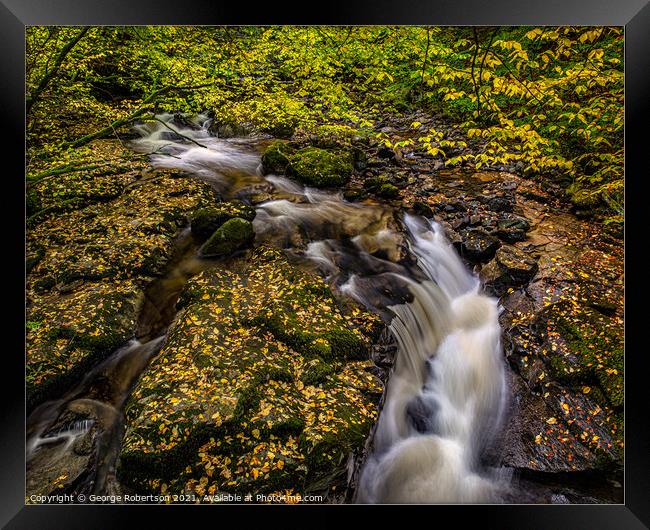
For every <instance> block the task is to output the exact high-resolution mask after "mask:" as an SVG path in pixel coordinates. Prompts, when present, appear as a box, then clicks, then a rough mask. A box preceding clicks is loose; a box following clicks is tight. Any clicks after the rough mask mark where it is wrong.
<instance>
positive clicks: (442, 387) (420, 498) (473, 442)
mask: <svg viewBox="0 0 650 530" xmlns="http://www.w3.org/2000/svg"><path fill="white" fill-rule="evenodd" d="M162 119H163V121H165V122H166V123H167V124H169V123H170V122H171V119H172V117H171V115H165V116H164V117H163V118H162ZM195 124H196V125H201V124H202V128H201V127H199V128H198V129H197V130H193V129H192V128H191V127H190V128H184V129H182V131H181V133H182V134H183V135H185V136H189V137H190V138H191V139H193V141H195V142H200V143H201V144H203V145H204V146H205V147H203V148H202V147H198V146H196V145H191V144H189V143H188V142H187V141H185V142H182V143H178V142H172V143H171V144H170V141H172V140H179V138H178V137H174V136H171V135H170V131H169V130H168V128H166V127H161V126H160V125H158V126H157V127H154V128H153V129H151V126H147V127H150V129H146V130H145V129H143V130H142V131H141V132H143V133H145V132H146V133H147V134H148V136H147V137H145V138H144V139H143V140H141V141H140V142H141V143H140V144H139V149H140V150H142V149H149V150H152V151H156V150H158V151H164V153H159V154H155V155H153V157H152V162H153V163H154V165H158V166H162V167H173V168H176V169H181V170H185V171H187V172H190V173H192V174H194V175H196V176H199V177H200V178H209V179H210V180H212V181H214V180H215V178H216V179H217V180H219V182H220V183H221V185H222V188H224V189H228V190H229V191H230V193H233V182H232V171H227V170H224V160H230V158H229V157H231V155H233V154H234V152H233V150H234V151H237V150H239V156H243V157H244V158H242V159H240V162H239V166H240V167H241V164H242V163H244V165H246V166H247V169H248V171H249V173H250V174H253V173H255V174H256V175H257V176H258V180H261V179H260V178H259V177H260V173H259V170H256V171H255V172H253V171H252V170H253V168H254V167H255V166H256V162H255V161H254V160H253V159H252V158H249V156H250V152H249V151H244V145H243V144H241V143H239V144H236V143H235V144H233V143H231V142H230V141H224V140H218V139H215V138H212V137H210V135H209V134H208V133H207V131H206V129H205V127H206V122H205V117H203V118H200V119H199V120H198V121H196V122H195ZM166 129H167V130H166ZM171 134H173V133H171ZM215 151H216V152H215ZM170 155H172V156H170ZM242 160H243V162H242ZM244 170H246V168H244ZM228 174H230V175H231V179H230V181H229V183H224V175H225V179H226V180H227V177H228ZM215 175H217V176H216V177H215ZM264 180H265V181H266V182H267V183H269V184H271V185H272V187H273V190H274V193H273V195H274V197H273V198H272V199H271V200H267V201H265V202H262V203H261V204H258V205H257V207H256V210H257V214H256V217H255V220H254V228H255V232H256V237H257V240H258V242H259V241H271V242H273V243H275V244H280V245H281V246H284V247H289V248H293V251H294V252H295V253H297V254H299V255H302V256H303V257H304V258H306V259H307V260H309V261H310V262H312V263H314V264H315V265H316V266H317V267H318V268H319V269H320V270H321V271H322V272H323V273H325V274H326V275H328V276H329V279H330V282H331V284H332V285H333V286H334V287H335V288H337V289H338V290H339V291H340V292H341V293H343V294H345V295H348V296H350V297H352V298H355V299H356V300H357V301H359V302H361V303H363V304H365V305H366V306H367V307H368V308H370V309H371V310H374V311H376V312H378V313H380V314H382V316H384V318H386V319H387V320H389V321H390V326H389V328H390V331H391V332H392V334H393V336H394V337H395V339H396V341H397V344H398V355H397V358H396V362H395V365H394V367H393V370H392V372H391V375H390V379H389V382H388V387H387V390H386V396H385V403H384V407H383V410H382V412H381V414H380V417H379V420H378V424H377V428H376V432H375V436H374V439H373V452H372V454H371V455H370V456H369V457H368V458H367V461H366V463H365V465H364V468H363V470H362V475H361V479H360V484H359V490H358V494H357V500H358V502H396V503H400V502H427V503H430V502H490V501H494V500H496V495H497V493H498V490H499V481H498V480H496V479H495V476H494V475H495V474H494V473H490V472H489V471H488V470H487V469H481V468H480V461H479V459H480V456H481V452H482V450H483V448H484V447H485V445H486V444H487V443H488V442H489V441H490V439H491V437H492V435H493V434H494V432H495V430H496V429H497V427H498V424H499V418H500V415H501V411H502V409H503V401H504V398H503V396H504V366H503V359H502V354H501V345H500V327H499V323H498V310H497V301H496V300H495V299H493V298H489V297H487V296H485V295H484V294H482V293H481V290H480V283H479V281H478V279H477V278H476V277H475V276H474V275H472V274H471V273H470V272H469V271H468V270H467V269H466V267H465V266H464V265H463V263H462V262H461V260H460V258H459V257H458V255H457V254H456V252H455V250H454V249H453V247H452V246H451V244H450V243H449V242H448V240H447V239H446V237H445V235H444V234H443V231H442V229H441V227H440V226H438V225H437V224H436V223H435V222H433V221H430V220H424V219H422V218H418V217H414V216H410V215H406V216H405V217H404V224H405V226H406V232H407V236H408V237H407V240H408V250H407V251H406V254H407V256H404V255H403V254H404V252H403V251H404V250H405V249H404V247H405V244H404V235H403V234H402V233H401V231H400V230H399V229H398V227H397V226H396V225H395V223H394V222H393V224H392V225H391V219H392V218H393V212H391V211H390V210H387V209H386V208H383V207H380V206H378V205H373V204H368V203H349V202H346V201H344V200H343V198H342V196H341V195H340V194H337V193H330V192H324V191H320V190H315V189H310V188H304V187H302V186H300V185H299V184H296V183H295V182H293V181H291V180H289V179H287V178H285V177H282V176H277V175H268V176H267V177H266V178H265V179H264ZM242 184H243V185H245V184H250V182H244V183H242V182H239V185H240V188H241V187H242ZM278 195H280V197H279V198H277V199H275V197H277V196H278ZM296 247H298V248H296Z"/></svg>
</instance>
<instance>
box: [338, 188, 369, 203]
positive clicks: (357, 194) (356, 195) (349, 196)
mask: <svg viewBox="0 0 650 530" xmlns="http://www.w3.org/2000/svg"><path fill="white" fill-rule="evenodd" d="M367 196H368V194H367V193H366V192H365V191H364V190H362V189H359V188H352V189H349V190H345V191H344V192H343V198H344V199H345V200H346V201H358V200H361V199H365V198H366V197H367Z"/></svg>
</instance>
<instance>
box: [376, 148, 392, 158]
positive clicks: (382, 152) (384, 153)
mask: <svg viewBox="0 0 650 530" xmlns="http://www.w3.org/2000/svg"><path fill="white" fill-rule="evenodd" d="M377 156H378V157H379V158H388V159H393V158H395V151H393V150H392V149H391V148H390V147H381V148H380V149H378V150H377Z"/></svg>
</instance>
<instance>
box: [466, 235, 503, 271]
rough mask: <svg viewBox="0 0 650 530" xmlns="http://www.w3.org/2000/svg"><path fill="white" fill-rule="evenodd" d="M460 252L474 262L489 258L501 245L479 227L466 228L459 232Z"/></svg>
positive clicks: (484, 260)
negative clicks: (460, 239)
mask: <svg viewBox="0 0 650 530" xmlns="http://www.w3.org/2000/svg"><path fill="white" fill-rule="evenodd" d="M461 238H462V241H461V243H460V245H459V247H460V254H461V256H463V257H464V258H465V259H467V260H468V261H471V262H474V263H481V262H486V261H488V260H489V259H491V258H492V257H493V256H494V254H495V252H496V251H497V249H498V248H499V247H500V246H501V243H500V242H499V240H498V239H497V238H496V237H494V236H491V235H490V234H488V233H487V232H485V231H484V230H481V229H468V230H464V231H462V232H461Z"/></svg>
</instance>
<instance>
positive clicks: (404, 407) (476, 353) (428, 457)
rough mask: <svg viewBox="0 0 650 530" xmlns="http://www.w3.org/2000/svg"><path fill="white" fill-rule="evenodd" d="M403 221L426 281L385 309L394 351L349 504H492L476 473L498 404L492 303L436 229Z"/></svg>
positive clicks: (500, 389)
mask: <svg viewBox="0 0 650 530" xmlns="http://www.w3.org/2000/svg"><path fill="white" fill-rule="evenodd" d="M405 222H406V225H407V228H408V231H409V236H410V248H411V250H412V252H413V253H414V254H415V255H416V256H417V259H418V263H419V265H420V266H421V268H422V269H423V270H424V271H425V273H426V275H427V276H428V278H429V280H430V281H423V282H419V283H418V282H414V281H409V289H410V290H411V292H412V294H413V301H412V302H409V303H406V304H400V305H394V306H391V307H390V309H391V310H392V311H393V312H394V313H395V318H394V319H393V320H392V322H391V324H390V329H391V331H392V333H393V335H394V336H395V338H396V340H397V343H398V346H399V350H398V354H397V359H396V362H395V366H394V368H393V371H392V373H391V375H390V379H389V383H388V389H387V394H386V401H385V406H384V409H383V410H382V412H381V415H380V418H379V423H378V425H377V431H376V434H375V440H374V452H373V454H372V455H371V456H370V457H369V459H368V461H367V462H366V465H365V468H364V470H363V473H362V477H361V482H360V489H359V493H358V501H359V502H380V503H415V502H421V503H456V502H473V503H481V502H490V501H494V500H495V495H496V493H497V490H498V483H497V482H496V481H495V480H494V477H490V476H488V474H487V472H483V473H482V474H479V472H478V469H479V457H480V453H481V449H482V448H483V447H484V446H485V444H486V443H487V442H488V441H489V440H490V438H491V436H492V435H493V434H494V433H495V429H496V428H497V426H498V424H499V418H500V415H501V412H502V408H503V395H504V367H503V360H502V355H501V346H500V338H499V337H500V331H501V330H500V327H499V322H498V311H497V301H496V300H495V299H493V298H488V297H487V296H485V295H483V294H481V292H480V285H479V282H478V280H477V279H476V278H475V277H474V276H472V275H471V274H470V273H469V272H468V271H467V270H466V269H465V266H464V265H463V263H462V262H461V261H460V259H459V258H458V256H457V255H456V253H455V251H454V249H453V247H452V246H451V245H450V243H449V242H448V241H447V240H446V238H445V237H444V235H443V233H442V230H441V229H440V227H439V226H437V225H436V223H434V222H431V221H429V222H427V223H423V222H421V221H419V220H418V219H416V218H414V217H410V216H407V217H406V220H405Z"/></svg>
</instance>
